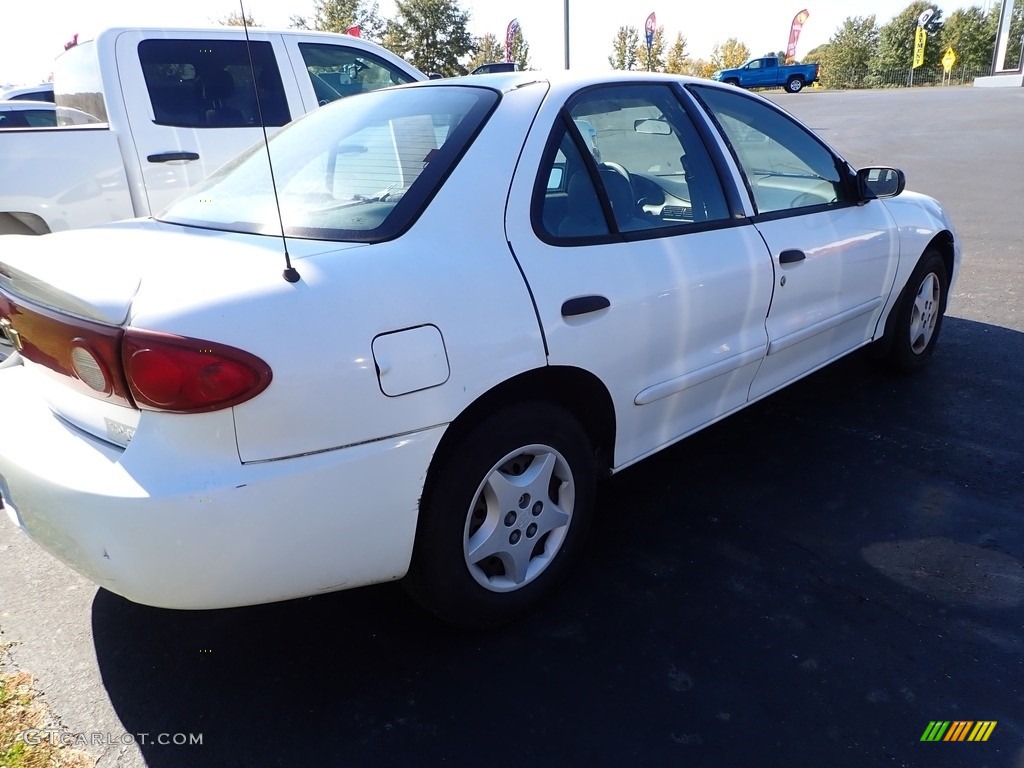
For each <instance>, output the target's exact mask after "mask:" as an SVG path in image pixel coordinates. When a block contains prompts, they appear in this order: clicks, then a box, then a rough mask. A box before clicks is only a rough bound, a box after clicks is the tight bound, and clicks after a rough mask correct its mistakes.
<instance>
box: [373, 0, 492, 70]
mask: <svg viewBox="0 0 1024 768" xmlns="http://www.w3.org/2000/svg"><path fill="white" fill-rule="evenodd" d="M468 24H469V13H467V12H466V11H464V10H462V8H461V7H460V6H459V4H458V0H395V16H394V18H392V19H391V20H390V21H388V23H387V27H386V29H385V32H384V40H383V42H384V46H385V47H386V48H390V49H391V50H392V51H394V52H395V53H397V54H398V55H399V56H402V57H403V58H405V60H406V61H409V62H411V63H412V65H413V66H415V67H417V68H418V69H420V70H422V71H423V72H439V73H441V74H443V75H456V74H458V75H464V74H466V71H467V70H466V68H465V67H464V66H463V65H462V64H460V63H459V62H460V61H461V60H463V59H467V58H468V57H469V56H471V55H472V54H473V52H474V50H476V49H475V46H474V42H473V37H472V35H470V34H469V29H468V28H467V25H468Z"/></svg>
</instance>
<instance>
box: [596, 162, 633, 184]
mask: <svg viewBox="0 0 1024 768" xmlns="http://www.w3.org/2000/svg"><path fill="white" fill-rule="evenodd" d="M597 167H598V168H607V169H608V170H609V171H615V172H616V173H617V174H619V176H621V177H622V178H624V179H625V180H626V181H628V182H629V186H630V188H631V189H632V187H633V180H632V179H631V178H630V176H629V171H627V170H626V167H625V166H624V165H620V164H619V163H613V162H612V161H611V160H605V161H604V162H603V163H598V164H597Z"/></svg>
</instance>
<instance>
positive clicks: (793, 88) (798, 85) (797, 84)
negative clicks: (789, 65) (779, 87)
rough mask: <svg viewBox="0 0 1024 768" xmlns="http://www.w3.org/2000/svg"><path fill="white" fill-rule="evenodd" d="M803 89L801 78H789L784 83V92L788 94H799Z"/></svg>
mask: <svg viewBox="0 0 1024 768" xmlns="http://www.w3.org/2000/svg"><path fill="white" fill-rule="evenodd" d="M803 89H804V80H803V78H802V77H791V78H789V80H787V81H786V90H787V91H789V92H790V93H800V91H802V90H803Z"/></svg>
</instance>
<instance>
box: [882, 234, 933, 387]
mask: <svg viewBox="0 0 1024 768" xmlns="http://www.w3.org/2000/svg"><path fill="white" fill-rule="evenodd" d="M948 291H949V276H948V275H947V274H946V263H945V262H944V261H943V260H942V257H941V256H940V255H939V253H938V252H937V251H935V250H929V251H926V252H925V254H924V256H922V257H921V260H920V261H919V262H918V264H917V267H915V268H914V271H913V273H912V274H911V275H910V280H908V281H907V285H906V287H905V288H904V289H903V293H902V294H900V300H899V303H898V304H897V305H896V307H895V308H894V309H893V312H894V313H895V319H894V320H893V322H892V325H891V327H890V328H889V330H888V332H887V334H886V335H887V338H886V339H885V344H886V345H887V347H888V349H887V351H886V354H885V357H884V358H883V362H884V364H885V366H886V367H887V368H889V369H890V370H892V371H895V372H896V373H914V372H916V371H919V370H921V369H922V368H924V366H925V365H926V364H927V363H928V360H929V358H931V356H932V352H933V351H934V350H935V344H936V342H938V340H939V331H941V330H942V317H943V315H944V314H945V313H946V301H947V299H948V296H947V292H948Z"/></svg>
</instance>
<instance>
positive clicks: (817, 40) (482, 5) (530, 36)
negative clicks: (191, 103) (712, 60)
mask: <svg viewBox="0 0 1024 768" xmlns="http://www.w3.org/2000/svg"><path fill="white" fill-rule="evenodd" d="M909 1H910V0H858V2H857V3H856V10H851V7H852V5H853V4H851V3H849V2H848V1H847V0H843V1H841V0H720V1H719V2H707V1H706V0H703V1H702V2H691V1H688V0H682V1H681V0H670V1H669V2H665V1H664V0H645V2H644V4H643V5H641V4H637V5H634V4H633V3H631V2H623V0H569V15H570V23H569V27H570V51H571V56H572V66H573V68H574V69H575V68H601V69H604V68H607V66H608V62H607V57H608V54H609V53H610V52H611V42H612V39H613V37H614V35H615V32H616V30H617V29H618V27H620V26H623V25H633V26H636V27H638V28H639V29H642V28H643V24H644V19H645V18H646V17H647V14H648V13H650V12H651V11H654V12H655V13H656V14H657V18H658V23H659V24H660V25H663V26H664V27H665V31H666V33H667V35H668V38H669V40H673V39H674V38H675V34H676V33H677V32H682V33H683V35H684V36H685V37H686V39H687V42H688V50H689V52H690V54H691V56H694V57H702V58H707V57H708V55H709V54H710V53H711V49H712V47H713V46H714V45H715V44H716V43H720V42H723V41H724V40H726V39H727V38H729V37H736V38H738V39H739V40H740V41H741V42H743V43H745V44H746V45H747V47H749V48H750V50H751V52H752V53H765V52H767V51H769V50H778V49H780V48H785V44H786V39H787V37H788V34H789V24H790V21H791V20H792V18H793V16H794V15H795V14H796V13H797V12H798V11H800V10H801V9H803V8H807V9H808V11H809V12H810V18H809V19H808V21H807V23H806V24H805V25H804V31H803V36H802V37H801V40H800V46H799V49H798V51H797V54H798V56H799V54H800V53H801V52H806V51H809V50H810V49H811V48H813V47H815V46H816V45H819V44H821V43H824V42H826V41H827V40H828V38H829V37H830V36H831V35H832V33H833V32H834V31H835V30H836V28H837V27H838V26H839V25H840V24H841V23H842V21H843V19H845V18H846V17H847V16H851V15H855V16H867V15H869V14H872V13H873V14H875V15H876V16H877V17H878V20H879V22H880V23H884V22H886V21H888V20H889V19H891V18H892V17H893V16H895V15H896V14H898V13H899V12H900V11H901V10H903V9H904V8H906V7H907V5H909ZM988 1H989V0H975V2H977V3H980V4H982V5H985V4H986V3H987V2H988ZM379 4H380V10H381V13H382V15H385V16H386V15H389V14H390V13H392V12H393V9H394V4H393V2H392V0H379ZM970 4H971V3H970V2H969V0H961V1H960V2H955V3H954V2H952V1H951V0H947V2H946V3H938V4H937V5H938V7H940V8H942V10H943V12H944V13H945V14H947V15H948V14H949V13H951V12H952V11H954V10H955V9H956V8H959V7H963V6H966V5H970ZM461 5H462V7H463V8H465V9H466V10H468V11H469V12H470V14H471V21H470V31H471V32H473V34H475V35H481V34H484V33H486V32H493V33H495V34H497V35H499V37H500V36H503V35H504V32H505V26H506V24H507V23H508V21H509V20H510V19H511V18H513V17H517V18H518V19H519V22H520V24H521V26H522V29H523V34H524V35H525V36H526V40H527V42H528V43H529V44H530V50H531V54H532V56H533V65H534V66H535V67H537V68H548V67H554V68H561V67H562V64H563V60H564V53H563V44H562V41H563V35H564V32H563V29H564V28H563V23H562V20H563V15H564V0H563V2H559V0H503V1H501V2H499V1H498V0H462V2H461ZM4 6H5V7H4V9H3V10H2V11H0V84H4V83H10V82H14V83H21V82H30V81H38V80H41V79H45V78H46V76H47V75H48V74H49V72H50V70H51V68H52V66H51V62H52V61H53V58H54V57H55V56H57V55H58V54H59V53H61V52H62V51H63V50H64V43H65V41H67V40H69V39H70V38H71V36H72V35H73V34H75V33H76V32H77V33H78V34H79V36H80V38H81V39H83V40H84V39H88V38H91V37H93V36H95V34H96V33H97V32H98V31H99V30H100V29H102V28H104V27H108V26H131V25H145V26H206V25H208V24H209V23H211V22H212V21H216V19H218V18H220V17H223V16H226V15H227V14H229V13H230V12H232V11H234V10H237V9H238V5H237V4H236V3H235V2H233V1H232V0H174V2H171V3H156V2H153V1H152V0H142V2H139V0H91V1H89V2H83V0H35V1H34V2H23V1H21V0H6V2H4ZM312 6H313V3H312V0H246V3H245V7H246V9H247V10H248V11H249V13H251V14H252V15H253V16H255V18H256V19H257V21H259V22H261V23H262V24H263V25H264V26H267V27H278V28H283V27H287V26H288V19H289V18H290V16H291V15H293V14H300V15H308V14H309V13H311V11H312Z"/></svg>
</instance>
